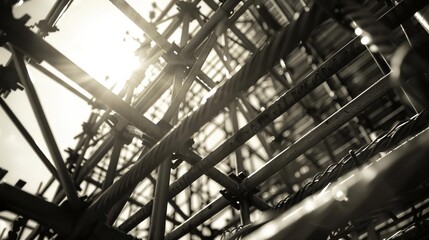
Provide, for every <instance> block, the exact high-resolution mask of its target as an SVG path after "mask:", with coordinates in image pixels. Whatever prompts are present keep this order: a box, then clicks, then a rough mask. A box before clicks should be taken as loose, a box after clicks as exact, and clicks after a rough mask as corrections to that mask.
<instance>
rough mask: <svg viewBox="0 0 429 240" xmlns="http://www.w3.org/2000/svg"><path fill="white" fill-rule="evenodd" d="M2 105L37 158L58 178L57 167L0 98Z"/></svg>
mask: <svg viewBox="0 0 429 240" xmlns="http://www.w3.org/2000/svg"><path fill="white" fill-rule="evenodd" d="M0 105H1V106H2V108H3V110H4V112H5V113H6V114H7V116H8V117H9V118H10V120H12V122H13V123H14V124H15V126H16V128H18V130H19V132H21V134H22V136H23V137H24V138H25V140H26V141H27V142H28V144H29V145H30V146H31V148H32V149H33V150H34V152H35V153H36V154H37V156H38V157H39V158H40V160H42V162H43V164H45V166H46V168H47V169H48V170H49V172H51V174H52V175H53V176H54V177H55V178H56V179H59V178H58V173H57V170H56V169H55V167H54V166H53V165H52V163H51V162H50V161H49V159H48V158H47V157H46V156H45V154H44V153H43V152H42V150H40V148H39V146H38V145H37V143H36V142H35V141H34V139H33V137H31V135H30V133H29V132H28V131H27V129H25V127H24V125H22V123H21V122H20V121H19V119H18V118H17V117H16V116H15V114H14V113H13V111H12V109H10V108H9V106H8V105H7V104H6V102H5V101H3V99H1V98H0Z"/></svg>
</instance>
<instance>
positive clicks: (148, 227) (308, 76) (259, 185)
mask: <svg viewBox="0 0 429 240" xmlns="http://www.w3.org/2000/svg"><path fill="white" fill-rule="evenodd" d="M350 1H352V0H350ZM12 2H13V1H4V2H2V3H0V4H1V5H0V7H1V11H0V15H1V16H0V30H1V33H2V34H3V35H2V38H4V40H5V42H7V45H5V46H7V48H8V51H10V52H11V53H12V61H11V62H10V63H9V66H12V67H13V69H14V70H15V71H16V73H17V76H18V77H19V79H18V81H19V82H20V83H21V84H22V85H23V86H24V89H25V91H26V93H27V96H28V97H29V98H30V103H31V106H32V108H33V111H34V114H35V116H36V119H37V121H38V124H39V126H40V129H41V130H42V133H43V136H44V139H45V141H46V143H47V146H48V148H49V152H50V154H51V156H52V160H53V163H54V165H52V164H51V163H50V160H49V159H48V158H47V157H46V156H45V155H44V154H43V152H42V151H41V150H40V148H39V147H38V145H37V143H36V142H35V141H34V140H33V138H32V136H31V135H30V134H29V133H28V131H27V130H26V129H25V127H24V126H23V125H22V124H21V123H20V120H19V119H18V118H17V117H16V116H15V114H14V113H13V111H12V110H11V109H10V108H9V106H8V104H7V103H6V102H5V101H4V100H2V99H0V104H1V106H2V108H3V110H4V111H5V112H6V113H7V115H8V117H9V118H10V119H11V120H12V121H13V123H14V124H15V125H16V127H17V128H18V129H19V131H20V132H21V134H22V135H23V136H24V137H25V139H26V141H27V142H28V143H29V144H30V146H31V147H32V148H33V150H34V151H35V152H36V154H37V156H38V157H39V158H40V159H41V161H42V162H43V163H44V164H45V165H46V167H47V168H48V170H49V171H50V172H51V174H52V175H53V177H52V178H51V181H50V182H48V183H46V184H45V186H44V188H43V189H42V190H41V191H40V192H39V193H38V194H39V196H42V197H43V196H44V194H45V192H46V191H47V189H49V188H51V187H52V185H53V182H55V181H56V180H58V182H59V183H60V188H59V190H58V191H57V193H56V194H55V196H53V198H52V201H47V200H43V199H41V198H39V197H36V196H34V195H32V194H28V193H25V192H24V191H22V190H19V189H17V188H15V187H12V186H10V185H8V184H6V183H1V184H0V193H1V194H0V206H1V207H2V209H6V210H9V211H12V212H13V213H14V214H16V215H17V216H24V217H25V219H32V220H34V221H36V222H37V226H34V225H31V226H30V225H29V224H28V223H25V224H24V225H23V226H22V228H23V229H26V228H29V229H31V231H30V233H29V234H28V237H27V238H28V239H34V238H36V237H37V236H39V237H42V238H43V236H46V235H49V234H51V233H50V229H51V230H53V233H52V234H53V235H56V236H57V238H60V239H62V238H64V239H87V238H88V239H99V238H103V239H119V238H120V239H132V238H133V237H143V238H148V239H179V238H181V237H183V236H185V235H188V236H189V237H190V238H191V239H192V237H193V236H194V235H195V236H198V237H200V238H201V239H203V238H206V237H207V238H214V237H216V236H219V235H221V234H222V231H221V230H220V229H221V228H219V227H218V226H214V225H215V224H214V222H215V220H216V217H217V216H223V215H227V214H228V212H227V211H229V210H227V211H226V210H224V209H225V208H227V207H228V206H232V207H233V208H231V209H232V211H231V212H232V214H230V215H231V222H230V223H229V224H228V223H226V222H224V223H222V224H223V225H222V226H225V227H227V228H228V227H231V226H233V225H234V224H238V221H239V220H238V219H240V222H241V225H248V224H250V223H251V222H252V219H253V213H254V212H255V211H266V210H268V209H271V208H272V204H273V203H275V202H276V201H278V200H279V199H280V197H281V196H284V195H287V194H291V193H293V192H294V191H296V190H294V186H295V185H296V186H298V185H297V183H295V182H299V181H300V180H299V178H296V179H292V177H291V176H290V174H291V172H290V171H292V169H294V168H300V167H301V168H302V166H307V168H309V169H310V170H307V172H309V173H308V174H311V173H315V172H317V171H319V170H320V169H323V168H324V167H326V166H327V165H328V163H329V162H336V161H337V156H341V154H345V153H347V152H348V150H350V148H356V147H357V146H360V145H362V143H363V142H365V143H367V142H369V135H370V133H372V132H374V131H375V130H376V129H373V127H372V126H371V121H370V120H368V119H367V118H365V117H363V116H362V115H361V113H362V112H363V111H367V112H368V113H372V112H374V115H377V116H375V117H374V118H376V117H378V116H379V115H381V117H379V118H381V119H382V120H383V121H384V122H381V123H380V124H379V125H383V124H384V125H388V124H390V123H391V122H393V121H395V120H397V118H399V117H403V116H404V115H406V114H404V113H403V114H402V115H400V114H399V113H402V112H403V111H407V106H403V107H402V108H400V107H398V108H397V109H394V110H392V112H395V111H396V112H398V113H397V114H393V113H392V114H390V115H389V114H388V113H384V114H383V113H379V112H377V111H378V110H377V111H376V110H371V109H372V107H373V109H375V108H376V107H374V106H375V105H376V104H380V105H382V104H390V105H393V106H396V105H395V103H397V104H399V103H398V102H399V100H398V99H397V98H395V97H392V98H393V100H388V101H382V100H380V99H383V98H384V97H385V96H391V95H394V93H392V87H391V84H390V80H389V79H390V74H391V73H390V68H388V67H389V66H388V65H387V64H386V62H383V61H384V58H388V59H390V58H389V54H391V53H393V52H394V51H395V50H396V49H395V47H394V46H393V45H390V44H391V43H387V44H386V43H385V42H383V41H386V40H385V39H384V38H383V39H381V40H379V39H378V38H377V39H375V40H374V42H373V44H374V46H376V47H378V49H379V50H380V53H371V51H369V48H367V47H365V45H363V44H361V40H362V38H361V37H360V36H357V37H353V38H352V37H349V38H348V39H346V40H347V41H343V42H340V40H338V42H339V44H338V42H335V43H331V45H335V44H338V45H337V46H335V47H336V48H334V49H335V51H333V50H331V51H330V52H322V51H321V50H320V49H322V48H323V44H326V42H327V40H326V38H328V37H327V36H328V35H329V31H334V30H332V27H329V26H330V24H331V25H335V24H336V23H333V21H332V19H336V20H338V19H341V18H343V19H346V18H345V17H344V16H339V15H336V13H335V11H334V8H335V7H339V8H341V9H347V10H349V9H348V8H347V7H346V6H343V5H339V6H334V5H333V4H334V3H329V4H326V5H323V6H322V4H319V3H313V2H310V3H306V4H304V1H280V0H273V1H267V3H264V2H262V1H252V0H247V1H238V0H226V1H224V2H223V3H222V4H221V5H220V6H218V5H217V4H216V3H215V2H214V1H212V0H205V1H198V0H195V1H176V0H171V1H170V2H169V3H168V4H167V5H166V6H165V8H164V9H163V10H162V11H160V13H159V15H158V16H157V17H156V18H155V19H153V20H152V21H151V22H149V21H147V20H145V19H144V18H143V17H142V16H141V15H140V13H139V12H138V11H137V10H136V9H134V8H133V7H132V6H131V5H130V4H129V3H127V2H126V1H124V0H111V1H110V2H111V3H112V4H113V5H114V6H115V7H117V8H118V11H120V12H122V13H123V14H124V15H125V16H127V17H128V18H129V19H130V20H131V21H132V22H133V23H135V24H136V25H137V26H138V27H139V28H140V29H141V30H142V31H143V32H144V34H145V36H146V37H147V38H146V39H145V40H144V41H143V42H142V43H141V45H142V47H143V46H145V47H146V49H147V50H146V52H147V55H148V56H150V57H149V58H148V59H146V60H145V61H144V62H143V63H142V64H141V66H140V68H139V69H138V70H136V71H135V72H134V73H133V75H132V76H131V78H130V80H129V81H128V82H127V84H126V85H125V86H124V88H123V89H122V90H121V91H120V92H119V93H117V94H115V93H114V92H113V91H111V90H110V89H108V88H106V87H104V86H103V85H102V84H100V83H99V82H97V81H96V80H95V79H94V78H92V77H91V76H90V75H89V74H88V73H86V72H85V71H84V70H82V69H81V68H80V67H78V66H77V65H76V64H75V63H73V62H72V61H71V60H69V59H68V58H67V57H66V56H65V55H63V54H62V53H61V52H59V51H58V50H56V49H55V48H54V47H52V46H51V45H50V44H49V43H48V42H46V41H45V40H44V39H43V37H46V36H47V35H48V32H46V29H50V31H53V30H54V29H55V26H56V24H57V23H58V21H59V19H60V18H61V15H62V14H66V10H67V8H68V7H69V6H70V4H72V2H73V1H60V0H59V1H57V2H56V3H55V5H54V6H53V8H52V10H51V11H50V13H49V14H48V16H47V17H46V19H45V21H44V24H46V25H44V28H41V27H40V26H39V31H38V32H37V33H34V32H33V31H31V30H30V29H29V28H28V27H26V26H25V18H23V19H15V18H14V17H13V15H12V12H11V4H12ZM352 2H353V1H352ZM175 5H176V6H177V7H178V10H177V11H178V12H177V13H174V15H172V16H168V14H169V13H171V12H172V11H174V8H173V7H174V6H175ZM201 5H204V6H205V8H204V9H203V8H198V6H201ZM426 5H427V2H426V1H424V0H413V1H411V0H403V1H401V2H400V3H398V4H397V5H395V6H393V5H392V6H385V7H381V8H380V9H379V12H378V13H376V14H375V15H376V16H377V17H378V19H377V24H379V25H382V26H383V29H384V28H385V29H387V30H386V31H387V32H388V33H389V34H390V33H391V32H397V30H395V29H396V28H397V27H398V26H399V25H400V24H403V23H407V22H409V21H410V20H409V19H410V18H411V17H412V16H413V15H414V14H415V13H416V12H418V11H420V10H421V9H423V8H424V7H425V6H426ZM258 6H259V7H258ZM353 6H354V5H353ZM375 7H376V6H375ZM203 11H207V12H208V13H209V14H210V17H208V19H204V18H205V16H204V14H203ZM366 13H368V12H366ZM267 14H268V15H267ZM276 14H277V15H276ZM343 14H349V13H348V12H347V11H344V13H343ZM365 16H366V15H365ZM371 16H372V15H371ZM169 19H172V21H171V22H170V23H169V25H168V26H167V27H166V28H165V30H164V31H163V33H160V32H158V30H157V28H156V26H157V25H158V24H160V23H163V22H165V23H166V22H168V21H169ZM249 19H250V20H251V21H253V23H255V24H256V23H258V24H260V26H254V29H253V28H252V27H246V26H245V25H246V21H248V20H249ZM270 19H271V20H270ZM272 19H274V20H272ZM328 19H330V20H328ZM357 19H358V20H356V23H357V24H359V26H360V24H362V26H364V27H365V26H366V25H365V22H364V21H363V23H361V22H360V20H362V19H360V18H357ZM375 19H376V18H375V17H374V19H371V20H372V21H373V22H375ZM175 20H177V21H175ZM194 20H196V22H198V24H197V25H198V26H197V27H194V26H193V25H191V23H192V22H193V21H194ZM270 21H278V22H277V24H280V23H282V24H284V25H283V26H282V27H281V28H277V27H274V26H277V25H276V24H274V23H273V22H271V25H270V24H269V23H270ZM273 24H274V25H273ZM340 24H344V23H343V22H340ZM179 26H180V27H181V32H180V33H181V34H180V43H179V44H178V45H176V44H174V43H173V44H172V43H171V42H170V41H169V38H170V37H171V36H172V35H173V33H174V32H175V31H176V29H177V28H178V27H179ZM270 26H271V27H270ZM279 26H280V25H279ZM336 26H337V27H338V25H336ZM364 27H362V28H364ZM191 29H192V30H191ZM255 29H259V30H261V31H260V32H263V30H265V31H264V32H265V33H264V34H260V33H259V34H256V33H255V32H256V31H257V30H255ZM364 30H365V29H364ZM335 31H340V32H341V31H344V30H335ZM368 34H369V35H371V36H373V37H374V38H376V37H377V36H378V35H377V33H376V32H373V31H372V30H371V29H370V30H368ZM252 36H253V37H254V38H252ZM389 36H390V35H389ZM392 36H393V34H392ZM397 38H398V39H399V37H397ZM267 39H269V41H267V43H264V41H266V40H267ZM151 42H154V43H155V45H154V46H153V47H150V43H151ZM318 46H321V47H318ZM338 48H339V49H338ZM245 54H248V55H250V54H251V56H249V57H247V58H246V57H243V55H245ZM309 58H310V60H308V59H309ZM315 59H317V60H315ZM307 60H308V64H307V63H305V61H307ZM41 62H46V63H47V64H49V65H50V66H52V67H53V68H55V69H56V70H57V71H59V72H60V73H61V74H63V75H64V76H65V77H67V78H69V79H70V80H72V81H74V82H75V83H76V84H77V85H78V86H79V88H78V89H77V88H74V87H71V86H69V85H68V84H66V83H65V82H64V81H63V80H62V79H61V78H60V77H58V76H57V75H56V74H55V73H53V72H51V71H50V70H48V69H47V68H45V67H44V66H43V65H41V64H40V63H41ZM206 63H210V64H206ZM28 64H31V65H32V66H34V67H35V68H36V69H38V70H40V71H42V72H43V73H44V74H46V75H47V76H48V77H49V78H52V79H53V80H54V81H57V82H59V83H60V84H61V85H62V86H63V87H65V88H66V89H68V90H69V91H70V92H71V93H73V94H75V95H77V96H78V97H80V98H82V99H83V100H84V101H86V102H88V103H89V104H91V105H92V106H93V107H94V109H97V111H94V112H93V113H91V115H90V117H89V119H88V121H87V122H86V123H85V124H84V125H83V132H82V133H81V134H80V135H79V136H78V138H77V144H76V146H75V148H73V149H70V151H69V155H70V156H69V159H67V160H66V161H65V160H64V159H63V157H62V155H61V152H60V150H59V147H58V145H57V144H56V141H55V139H54V137H53V134H52V131H54V130H51V129H50V126H49V124H48V120H47V116H46V115H45V113H44V110H43V107H42V104H41V103H40V101H39V99H38V96H37V93H36V91H35V88H34V86H33V82H32V80H31V78H30V75H29V72H28V71H29V70H28V69H27V65H28ZM358 64H360V65H359V68H364V67H362V66H365V64H367V65H370V67H368V68H366V69H364V70H362V69H358V72H361V73H362V75H365V76H367V77H368V78H371V80H367V81H365V84H363V85H365V86H362V87H361V88H360V90H358V93H359V94H358V95H357V96H354V97H353V98H352V96H351V95H352V94H351V92H352V91H350V89H347V84H346V83H345V80H344V79H342V78H346V76H347V75H351V74H349V73H348V72H347V71H346V70H345V69H355V65H358ZM238 66H239V67H238ZM151 69H152V70H151ZM220 69H224V70H225V71H226V72H227V73H228V74H230V75H231V76H228V77H226V76H225V78H223V77H221V78H220V79H221V81H219V80H215V79H218V78H219V77H218V76H220V75H221V74H222V73H221V71H220ZM149 71H154V72H156V73H155V74H154V76H153V77H152V79H151V81H150V83H148V85H147V87H146V88H144V90H142V91H141V90H138V89H139V88H138V87H139V85H141V84H143V83H142V81H143V79H144V78H145V75H146V74H147V73H148V72H149ZM374 71H375V72H376V73H373V72H374ZM146 77H147V76H146ZM261 79H262V80H261ZM377 79H378V80H377ZM270 83H271V86H268V87H267V85H269V84H270ZM265 91H268V92H271V94H268V95H270V96H269V97H267V99H264V100H262V98H261V97H259V98H258V97H257V96H259V95H264V92H265ZM273 91H274V93H272V92H273ZM83 92H84V93H83ZM261 93H262V94H261ZM12 94H13V93H12ZM204 94H205V95H204ZM88 95H90V96H91V98H89V97H87V96H88ZM166 95H169V96H168V99H169V100H166V98H165V97H164V96H166ZM315 99H321V100H320V104H319V103H317V104H319V105H318V106H316V107H315V106H312V103H313V102H315V101H314V100H315ZM395 99H396V100H395ZM395 101H396V102H395ZM200 102H201V103H200ZM325 102H326V103H325ZM309 103H310V104H309ZM162 104H165V105H166V107H161V105H162ZM399 105H401V104H399ZM401 106H402V105H401ZM317 107H319V109H317V111H316V112H315V110H314V108H317ZM323 107H325V108H326V110H324V109H323ZM379 108H382V107H379ZM398 109H399V110H398ZM403 109H405V110H403ZM408 111H409V110H408ZM149 112H153V114H154V115H156V117H149V116H148V114H145V113H149ZM296 112H302V113H303V115H304V116H305V118H301V119H299V118H300V116H301V115H300V114H298V115H296V114H295V115H293V114H292V113H296ZM408 115H411V114H408ZM307 117H308V119H309V120H308V121H307V119H306V118H307ZM395 117H396V118H395ZM218 118H220V119H221V120H220V122H219V120H216V119H218ZM222 119H223V120H222ZM227 119H228V120H227ZM243 119H244V123H243ZM287 121H290V122H293V123H294V124H288V123H287ZM301 121H305V123H304V124H301ZM380 121H381V120H380ZM377 124H378V122H377ZM279 126H280V127H279ZM343 126H345V127H344V128H345V129H351V130H353V131H352V133H351V134H350V136H348V138H346V139H347V140H344V138H342V137H341V136H340V135H341V134H343V133H337V132H341V129H342V128H343ZM210 128H212V129H211V130H210ZM222 129H223V130H222ZM356 129H357V130H356ZM219 130H221V132H222V133H223V134H224V137H220V138H219V133H217V134H215V133H214V132H216V131H219ZM334 133H335V134H336V135H335V134H334ZM343 135H344V134H343ZM211 136H217V138H218V139H219V140H220V141H219V142H218V144H213V146H210V147H206V146H205V145H207V144H206V143H207V142H209V139H210V137H211ZM254 136H256V137H257V141H253V140H252V138H253V137H254ZM330 138H336V139H338V140H340V141H342V140H344V141H347V142H350V144H349V145H348V146H345V147H344V146H343V143H341V144H340V145H338V143H337V144H332V141H331V140H330ZM272 139H274V140H272ZM283 140H285V141H286V142H283V144H277V145H276V141H280V142H282V141H283ZM251 141H253V142H252V143H251ZM255 142H256V143H255ZM141 143H142V144H141ZM194 143H196V144H195V145H194ZM319 143H322V144H319ZM141 145H143V146H141ZM255 145H256V146H257V147H255ZM128 153H131V154H128ZM128 155H131V156H128ZM257 159H260V160H257ZM261 160H262V163H260V164H259V165H260V166H259V167H256V166H254V165H255V163H257V162H260V161H261ZM182 162H186V163H182ZM303 162H304V163H305V164H303ZM380 171H382V170H380ZM295 172H296V171H295ZM232 173H233V174H232ZM275 173H278V174H275ZM227 174H228V175H227ZM303 175H304V174H303ZM305 176H308V175H305ZM292 180H293V181H295V182H293V181H292ZM270 181H271V183H272V184H268V185H267V186H264V184H263V183H264V182H265V183H268V182H270ZM170 182H172V183H171V184H170ZM302 182H303V181H300V182H299V184H302ZM211 186H216V187H217V188H223V189H222V190H221V191H220V193H218V194H213V190H211V189H210V187H211ZM219 186H220V187H219ZM258 191H259V192H258ZM83 195H86V197H82V196H83ZM36 206H40V208H39V207H36ZM234 208H235V209H237V210H238V211H239V216H240V218H238V217H236V216H237V213H236V211H235V210H233V209H234ZM47 213H49V214H47ZM219 213H221V214H219ZM217 214H219V215H217ZM216 215H217V216H216ZM234 217H235V218H234ZM146 219H150V224H147V222H146V224H141V223H142V222H143V221H144V220H146ZM209 219H211V221H209ZM233 219H235V220H233ZM168 222H169V223H168ZM200 226H201V227H200ZM11 232H12V231H11ZM281 233H282V232H279V234H281ZM52 234H51V235H52ZM1 236H3V235H1Z"/></svg>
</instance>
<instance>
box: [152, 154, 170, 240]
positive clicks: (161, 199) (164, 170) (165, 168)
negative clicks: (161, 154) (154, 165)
mask: <svg viewBox="0 0 429 240" xmlns="http://www.w3.org/2000/svg"><path fill="white" fill-rule="evenodd" d="M170 168H171V159H166V160H165V161H164V162H163V163H162V164H161V165H160V167H159V170H158V180H157V181H156V184H155V195H154V200H153V201H154V207H153V208H152V215H151V216H152V217H151V218H150V227H149V239H160V240H161V239H164V234H165V217H166V213H167V203H168V200H169V197H168V185H169V183H170Z"/></svg>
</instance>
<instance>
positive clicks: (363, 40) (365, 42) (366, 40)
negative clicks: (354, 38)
mask: <svg viewBox="0 0 429 240" xmlns="http://www.w3.org/2000/svg"><path fill="white" fill-rule="evenodd" d="M360 42H361V43H362V44H363V45H368V44H370V43H371V38H370V37H368V36H363V37H362V38H361V40H360Z"/></svg>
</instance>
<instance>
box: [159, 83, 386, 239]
mask: <svg viewBox="0 0 429 240" xmlns="http://www.w3.org/2000/svg"><path fill="white" fill-rule="evenodd" d="M388 76H389V75H386V76H384V77H383V78H381V79H380V80H378V81H377V82H376V83H374V84H373V85H372V86H371V87H369V88H368V89H367V90H365V91H364V92H363V93H361V94H360V95H358V96H357V97H356V98H354V99H353V100H352V101H350V102H349V103H348V104H346V105H345V106H344V107H342V108H341V109H340V110H338V111H337V112H335V113H334V114H333V115H331V116H330V117H329V118H327V119H326V120H325V121H323V122H322V123H320V124H319V125H317V126H316V127H315V128H313V129H312V130H311V131H310V132H308V133H307V134H306V135H304V136H303V137H301V138H300V139H299V140H298V141H296V142H295V144H293V145H291V146H290V147H289V148H287V149H285V150H284V151H282V152H281V153H279V154H278V155H277V156H275V157H274V158H273V159H271V160H270V161H269V162H267V163H266V164H265V165H263V166H262V167H261V168H260V169H259V170H257V171H255V172H254V173H252V174H251V175H250V176H249V177H247V178H246V179H244V181H243V187H244V188H245V189H248V190H249V189H253V188H255V187H257V186H258V185H259V184H261V183H262V182H264V181H265V180H267V179H268V178H270V177H271V176H272V175H273V174H274V173H276V172H278V171H279V170H280V169H282V168H283V167H285V166H286V165H288V164H289V163H290V162H292V161H293V160H295V159H296V158H297V157H299V156H300V155H301V154H303V153H304V152H305V151H307V150H308V149H309V148H310V147H312V146H314V145H315V144H317V143H318V142H319V141H320V140H321V139H324V138H325V137H326V136H328V135H329V134H330V133H332V132H333V131H335V129H338V127H340V126H342V125H343V124H344V123H346V122H347V121H349V120H350V119H352V118H353V117H355V116H356V114H358V113H359V112H361V111H362V110H364V109H365V108H366V107H368V106H369V105H370V104H371V103H372V102H373V101H374V100H376V99H378V98H380V97H381V96H383V95H384V94H385V93H387V92H388V91H389V90H391V88H390V85H389V81H388V80H389V79H388ZM201 212H204V215H202V216H199V215H198V214H196V215H194V216H192V217H191V218H189V219H188V220H186V221H185V222H184V223H182V224H181V225H180V226H179V227H178V228H177V229H175V230H173V231H172V232H171V233H170V234H167V236H166V238H165V239H177V238H180V237H181V236H183V235H184V234H185V233H184V230H183V229H189V228H190V227H195V226H199V225H200V224H201V223H203V222H204V221H206V220H207V219H208V218H205V217H207V216H210V217H211V216H212V215H214V214H215V213H216V212H212V211H210V209H208V207H205V208H204V209H203V210H201Z"/></svg>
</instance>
